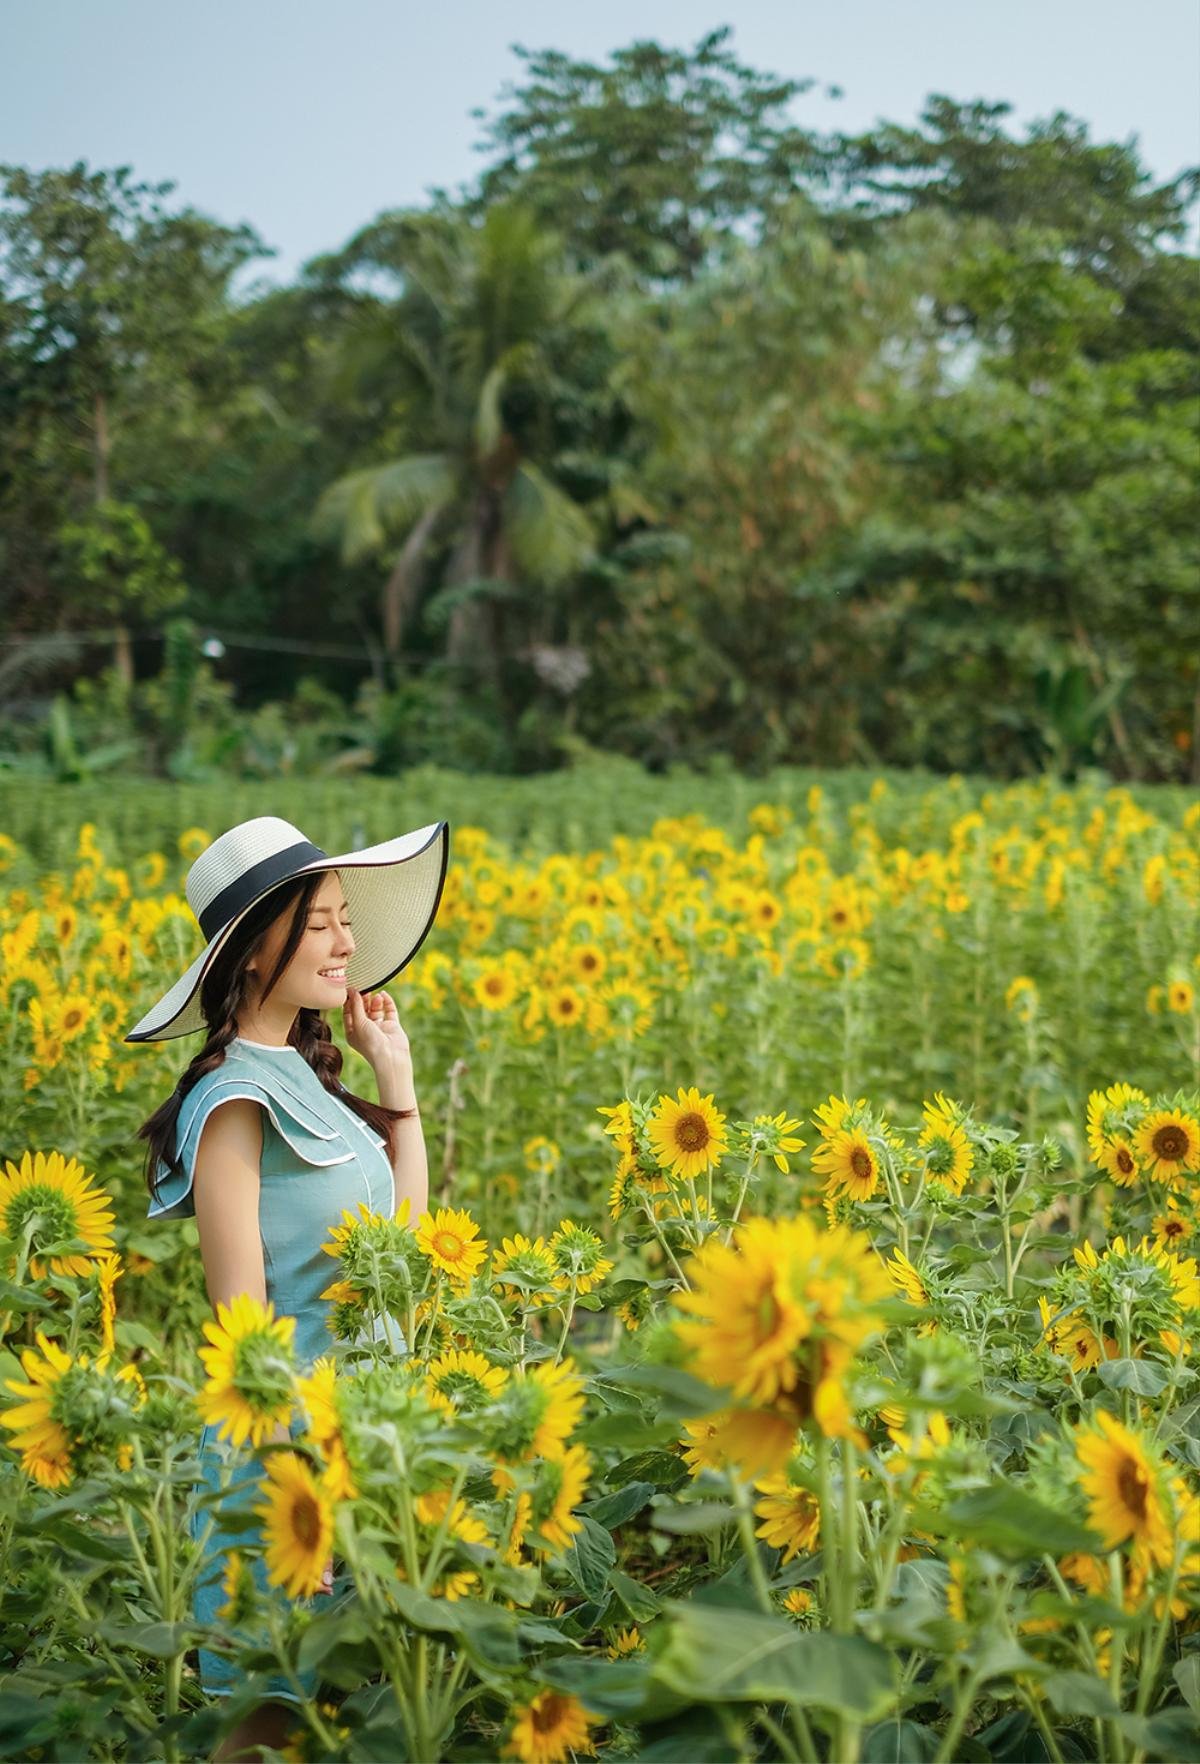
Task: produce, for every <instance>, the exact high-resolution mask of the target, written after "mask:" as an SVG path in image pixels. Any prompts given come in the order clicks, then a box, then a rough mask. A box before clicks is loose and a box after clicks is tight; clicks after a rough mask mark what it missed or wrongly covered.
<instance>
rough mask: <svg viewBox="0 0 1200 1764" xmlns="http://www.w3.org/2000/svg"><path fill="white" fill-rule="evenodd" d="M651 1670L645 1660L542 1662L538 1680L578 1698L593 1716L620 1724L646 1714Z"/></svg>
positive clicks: (592, 1657)
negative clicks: (622, 1718)
mask: <svg viewBox="0 0 1200 1764" xmlns="http://www.w3.org/2000/svg"><path fill="white" fill-rule="evenodd" d="M650 1666H651V1663H650V1661H649V1660H648V1659H646V1658H645V1657H644V1656H637V1655H630V1656H628V1657H627V1658H625V1659H624V1660H599V1659H597V1658H596V1656H595V1655H594V1654H592V1655H589V1656H588V1657H587V1658H586V1659H561V1660H541V1661H539V1662H538V1677H539V1678H541V1679H544V1680H545V1682H546V1683H547V1684H550V1685H553V1687H554V1689H555V1690H560V1691H567V1692H569V1693H570V1695H572V1696H576V1697H578V1698H579V1699H580V1701H581V1702H583V1703H585V1704H586V1705H587V1707H588V1708H589V1709H591V1710H592V1712H593V1714H596V1715H608V1716H611V1717H613V1718H614V1719H616V1720H620V1718H621V1717H622V1716H625V1717H628V1716H631V1715H638V1714H641V1713H642V1712H643V1711H644V1710H645V1708H646V1705H647V1703H648V1702H649V1701H650V1699H651V1695H652V1692H653V1691H654V1688H655V1687H654V1683H653V1679H652V1677H651V1669H650Z"/></svg>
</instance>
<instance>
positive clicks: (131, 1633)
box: [100, 1622, 196, 1660]
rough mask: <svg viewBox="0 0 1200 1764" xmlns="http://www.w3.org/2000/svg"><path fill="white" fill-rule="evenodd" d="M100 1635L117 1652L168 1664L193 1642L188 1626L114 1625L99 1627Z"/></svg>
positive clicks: (112, 1623)
mask: <svg viewBox="0 0 1200 1764" xmlns="http://www.w3.org/2000/svg"><path fill="white" fill-rule="evenodd" d="M100 1634H101V1635H102V1636H103V1637H104V1639H105V1640H106V1641H110V1642H112V1643H113V1644H114V1646H116V1647H118V1648H128V1649H129V1650H130V1652H131V1653H134V1654H149V1655H150V1656H151V1658H152V1659H155V1660H170V1659H172V1658H173V1657H174V1656H175V1655H176V1654H182V1653H184V1652H186V1650H187V1649H188V1648H190V1647H191V1646H192V1644H193V1643H194V1641H195V1639H196V1631H195V1627H194V1625H192V1624H190V1623H116V1622H107V1623H102V1624H101V1625H100Z"/></svg>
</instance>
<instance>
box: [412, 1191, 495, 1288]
mask: <svg viewBox="0 0 1200 1764" xmlns="http://www.w3.org/2000/svg"><path fill="white" fill-rule="evenodd" d="M417 1245H418V1248H420V1249H421V1250H423V1251H424V1253H425V1254H426V1255H427V1256H428V1257H429V1260H430V1261H431V1262H432V1263H433V1265H434V1267H435V1268H440V1269H442V1271H443V1272H444V1273H446V1274H449V1276H450V1278H451V1280H453V1281H455V1282H456V1283H457V1284H459V1285H461V1286H466V1285H467V1284H468V1283H469V1282H470V1281H471V1280H473V1279H474V1277H475V1275H476V1274H477V1273H478V1272H479V1270H480V1268H481V1267H482V1265H483V1262H484V1259H485V1258H486V1256H487V1248H488V1246H487V1244H486V1243H485V1242H484V1241H483V1239H482V1238H481V1237H480V1236H479V1227H478V1225H477V1224H476V1223H475V1221H474V1219H472V1217H471V1215H470V1214H469V1213H464V1212H462V1211H461V1210H459V1211H454V1210H452V1209H451V1208H449V1207H439V1208H438V1210H437V1212H436V1213H434V1214H430V1213H422V1214H421V1217H420V1218H419V1219H418V1220H417Z"/></svg>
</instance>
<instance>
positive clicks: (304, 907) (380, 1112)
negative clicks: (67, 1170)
mask: <svg viewBox="0 0 1200 1764" xmlns="http://www.w3.org/2000/svg"><path fill="white" fill-rule="evenodd" d="M326 874H327V872H326V871H324V870H316V871H314V872H313V873H312V874H311V875H308V876H294V877H293V878H292V879H291V880H290V881H288V882H281V883H280V884H279V886H278V887H277V888H272V889H271V890H270V892H269V893H268V894H265V895H264V896H263V898H262V899H261V900H260V901H256V902H255V904H254V905H253V906H252V907H251V908H250V910H249V912H248V913H247V914H246V916H245V918H244V919H242V920H241V921H240V922H239V924H238V926H237V928H236V930H234V931H233V932H232V933H231V934H230V937H229V940H228V942H227V943H226V944H225V945H224V947H223V948H222V949H221V951H220V953H219V954H218V955H217V956H215V957H214V959H213V961H212V963H211V964H210V966H209V968H208V971H207V972H206V974H205V976H204V978H203V980H202V981H201V982H200V1010H201V1013H202V1015H203V1017H204V1021H205V1023H206V1024H207V1025H208V1038H207V1040H206V1041H205V1043H204V1046H203V1047H202V1048H201V1049H200V1052H199V1053H198V1054H197V1055H196V1057H195V1059H194V1060H193V1061H192V1063H191V1065H190V1066H189V1067H188V1069H187V1071H186V1072H185V1073H184V1074H183V1077H182V1078H181V1079H180V1080H179V1083H178V1084H177V1085H176V1086H175V1088H174V1090H173V1091H172V1092H171V1094H170V1096H169V1097H168V1098H167V1100H166V1102H165V1103H163V1104H162V1105H161V1106H160V1107H159V1108H157V1109H155V1111H154V1113H153V1114H152V1115H151V1116H150V1118H149V1120H147V1121H143V1122H142V1125H141V1126H140V1127H139V1128H138V1132H137V1136H138V1138H139V1139H144V1140H145V1141H146V1146H147V1149H146V1187H147V1188H148V1189H149V1191H150V1195H151V1198H152V1199H157V1198H158V1183H157V1181H156V1174H157V1170H158V1165H159V1162H160V1160H161V1161H162V1162H163V1163H165V1164H166V1166H167V1168H168V1170H169V1171H170V1172H171V1174H172V1175H179V1174H180V1164H179V1154H178V1150H177V1147H176V1144H175V1124H176V1122H177V1121H178V1119H179V1111H180V1108H181V1107H182V1105H183V1099H184V1097H185V1096H186V1095H187V1093H188V1091H189V1090H190V1089H191V1088H192V1086H193V1085H194V1084H195V1083H197V1082H198V1080H199V1079H201V1078H203V1077H204V1075H205V1073H206V1072H213V1071H215V1070H216V1069H217V1067H218V1066H220V1065H221V1064H222V1063H223V1062H224V1059H225V1049H226V1048H227V1047H228V1046H229V1044H230V1042H231V1041H232V1040H233V1039H234V1037H235V1036H236V1035H237V1032H238V1014H239V1012H240V1011H242V1010H243V1009H244V1008H245V1006H246V1004H247V1002H248V1000H249V994H250V981H251V978H252V977H251V975H250V974H249V973H248V972H247V964H248V963H249V962H250V961H251V960H253V958H254V956H255V955H257V953H258V951H259V950H260V949H261V948H262V944H263V939H264V938H265V937H266V934H267V932H268V931H269V930H270V928H271V926H272V925H273V924H274V923H275V921H276V920H277V919H279V918H281V917H282V915H283V914H284V913H285V912H286V911H287V909H288V907H289V906H292V907H293V911H292V921H291V924H290V925H289V926H288V934H287V937H286V939H285V940H284V945H283V949H282V950H281V951H280V954H279V959H278V961H277V962H276V963H275V966H274V968H273V969H272V970H271V973H270V975H269V976H268V978H267V982H266V985H265V986H264V987H263V990H262V995H261V996H262V997H263V998H266V997H267V996H268V994H269V993H270V992H271V991H273V989H274V987H275V986H276V984H277V983H278V981H279V979H280V977H281V976H282V974H283V972H284V970H285V968H286V967H287V965H288V963H289V962H290V961H291V959H292V957H293V956H294V955H295V953H296V951H297V949H298V948H299V946H300V939H301V938H302V937H303V935H304V927H305V924H306V922H307V919H308V910H309V907H310V906H311V905H312V901H313V896H314V895H315V894H316V892H317V890H318V888H319V887H320V886H321V884H322V882H323V881H324V880H325V876H326ZM288 1042H289V1044H290V1045H291V1046H292V1047H294V1048H296V1049H298V1050H299V1052H300V1053H302V1054H303V1055H304V1057H305V1059H306V1060H307V1061H308V1063H309V1065H310V1066H311V1067H312V1069H313V1071H314V1072H315V1073H316V1074H317V1077H318V1078H319V1079H320V1080H321V1083H322V1084H323V1085H324V1086H325V1088H326V1090H328V1091H330V1092H331V1094H332V1095H334V1096H336V1097H339V1098H340V1099H341V1101H342V1102H344V1103H345V1105H346V1107H347V1108H348V1109H353V1111H354V1113H355V1114H356V1115H358V1116H359V1117H360V1119H361V1120H363V1121H365V1122H366V1124H367V1126H368V1127H370V1128H372V1129H373V1130H374V1131H375V1132H376V1133H378V1135H379V1137H380V1138H381V1139H382V1140H383V1143H384V1145H385V1146H386V1148H387V1154H388V1157H389V1158H390V1157H391V1156H392V1151H393V1144H394V1142H393V1138H392V1128H393V1125H394V1123H395V1122H397V1121H403V1120H404V1119H405V1118H406V1117H407V1116H409V1115H415V1114H416V1112H417V1111H416V1110H415V1109H389V1108H385V1107H384V1105H383V1104H382V1103H373V1102H368V1101H367V1099H366V1097H365V1096H355V1095H354V1093H353V1092H352V1091H349V1090H347V1089H346V1087H345V1085H344V1084H343V1083H342V1082H341V1077H340V1073H341V1070H342V1053H341V1049H340V1048H339V1047H337V1046H336V1044H335V1043H334V1040H333V1036H332V1035H331V1033H330V1030H329V1025H328V1023H327V1022H326V1021H325V1019H324V1017H323V1016H322V1015H321V1013H320V1011H317V1010H312V1009H310V1008H309V1007H308V1006H302V1007H301V1008H300V1009H299V1010H298V1011H297V1012H296V1017H295V1021H294V1022H293V1024H292V1027H291V1031H290V1033H289V1035H288Z"/></svg>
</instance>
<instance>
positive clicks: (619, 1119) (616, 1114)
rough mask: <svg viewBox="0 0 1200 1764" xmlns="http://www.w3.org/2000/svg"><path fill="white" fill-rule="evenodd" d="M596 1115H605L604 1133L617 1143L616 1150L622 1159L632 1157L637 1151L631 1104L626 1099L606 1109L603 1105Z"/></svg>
mask: <svg viewBox="0 0 1200 1764" xmlns="http://www.w3.org/2000/svg"><path fill="white" fill-rule="evenodd" d="M596 1113H597V1114H598V1115H607V1116H608V1121H607V1122H606V1123H605V1127H604V1131H605V1132H606V1133H610V1134H611V1135H612V1136H613V1138H614V1139H615V1140H616V1142H617V1150H618V1151H619V1152H620V1153H621V1156H622V1157H627V1158H628V1157H633V1156H634V1154H635V1153H636V1151H637V1134H636V1130H635V1128H634V1124H633V1104H632V1103H631V1102H630V1101H629V1099H628V1097H626V1098H625V1099H624V1100H623V1101H621V1102H619V1103H614V1104H613V1106H612V1107H611V1108H607V1107H606V1106H605V1105H604V1104H603V1103H602V1104H601V1105H600V1107H599V1108H598V1109H597V1110H596Z"/></svg>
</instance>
